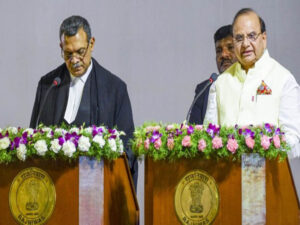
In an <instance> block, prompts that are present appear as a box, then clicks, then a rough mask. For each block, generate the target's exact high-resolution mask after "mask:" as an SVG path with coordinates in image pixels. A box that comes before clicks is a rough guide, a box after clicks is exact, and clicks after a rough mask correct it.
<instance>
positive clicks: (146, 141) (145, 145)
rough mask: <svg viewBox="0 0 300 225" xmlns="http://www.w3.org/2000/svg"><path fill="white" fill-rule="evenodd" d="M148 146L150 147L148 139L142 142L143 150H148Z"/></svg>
mask: <svg viewBox="0 0 300 225" xmlns="http://www.w3.org/2000/svg"><path fill="white" fill-rule="evenodd" d="M149 146H150V140H149V138H147V139H146V140H145V141H144V147H145V149H149Z"/></svg>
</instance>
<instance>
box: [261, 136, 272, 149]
mask: <svg viewBox="0 0 300 225" xmlns="http://www.w3.org/2000/svg"><path fill="white" fill-rule="evenodd" d="M260 144H261V146H262V147H263V148H264V149H265V150H267V149H268V148H269V147H270V144H271V143H270V139H269V137H268V136H266V135H263V136H262V137H261V138H260Z"/></svg>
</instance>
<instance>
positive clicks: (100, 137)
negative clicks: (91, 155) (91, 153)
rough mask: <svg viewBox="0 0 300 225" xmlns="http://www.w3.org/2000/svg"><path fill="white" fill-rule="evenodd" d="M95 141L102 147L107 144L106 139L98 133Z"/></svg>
mask: <svg viewBox="0 0 300 225" xmlns="http://www.w3.org/2000/svg"><path fill="white" fill-rule="evenodd" d="M93 142H95V143H97V144H98V145H99V146H100V148H103V146H104V145H105V140H104V139H103V137H102V136H101V135H96V136H95V137H94V138H93Z"/></svg>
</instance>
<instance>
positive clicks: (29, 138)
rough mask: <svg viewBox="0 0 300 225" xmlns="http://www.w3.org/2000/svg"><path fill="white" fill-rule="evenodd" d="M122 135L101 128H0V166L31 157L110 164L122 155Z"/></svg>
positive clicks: (121, 133)
mask: <svg viewBox="0 0 300 225" xmlns="http://www.w3.org/2000/svg"><path fill="white" fill-rule="evenodd" d="M122 135H125V133H124V132H119V131H117V130H116V129H108V128H106V127H104V126H100V127H96V126H92V127H84V126H82V127H80V128H77V127H67V126H65V125H62V127H55V126H52V127H45V126H43V125H40V126H39V127H38V128H37V129H31V128H27V129H24V128H16V127H8V128H5V129H1V128H0V163H9V162H13V161H16V160H17V159H19V160H21V161H25V160H26V159H27V158H30V157H35V156H38V157H42V158H47V159H57V158H62V159H65V160H74V159H77V158H78V157H79V156H89V157H94V158H96V159H97V160H100V159H102V158H104V159H108V160H112V159H116V158H118V157H119V156H120V155H121V154H122V153H123V142H122V140H121V138H120V136H122Z"/></svg>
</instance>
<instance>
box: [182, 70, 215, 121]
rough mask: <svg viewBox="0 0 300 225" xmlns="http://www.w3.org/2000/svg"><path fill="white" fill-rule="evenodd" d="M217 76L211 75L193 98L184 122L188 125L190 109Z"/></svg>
mask: <svg viewBox="0 0 300 225" xmlns="http://www.w3.org/2000/svg"><path fill="white" fill-rule="evenodd" d="M218 76H219V75H218V74H216V73H212V74H211V75H210V77H209V79H208V81H207V83H206V84H205V86H204V88H202V90H201V91H200V92H199V93H198V94H197V95H196V97H195V98H194V101H193V102H192V104H191V107H190V109H189V111H188V114H187V116H186V119H185V120H186V122H187V123H189V120H190V117H191V111H192V108H193V107H194V105H195V103H196V101H197V100H198V98H199V97H200V96H201V95H202V94H203V93H204V91H205V90H206V89H207V87H208V86H209V85H211V84H212V83H213V82H215V81H216V80H217V79H218Z"/></svg>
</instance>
